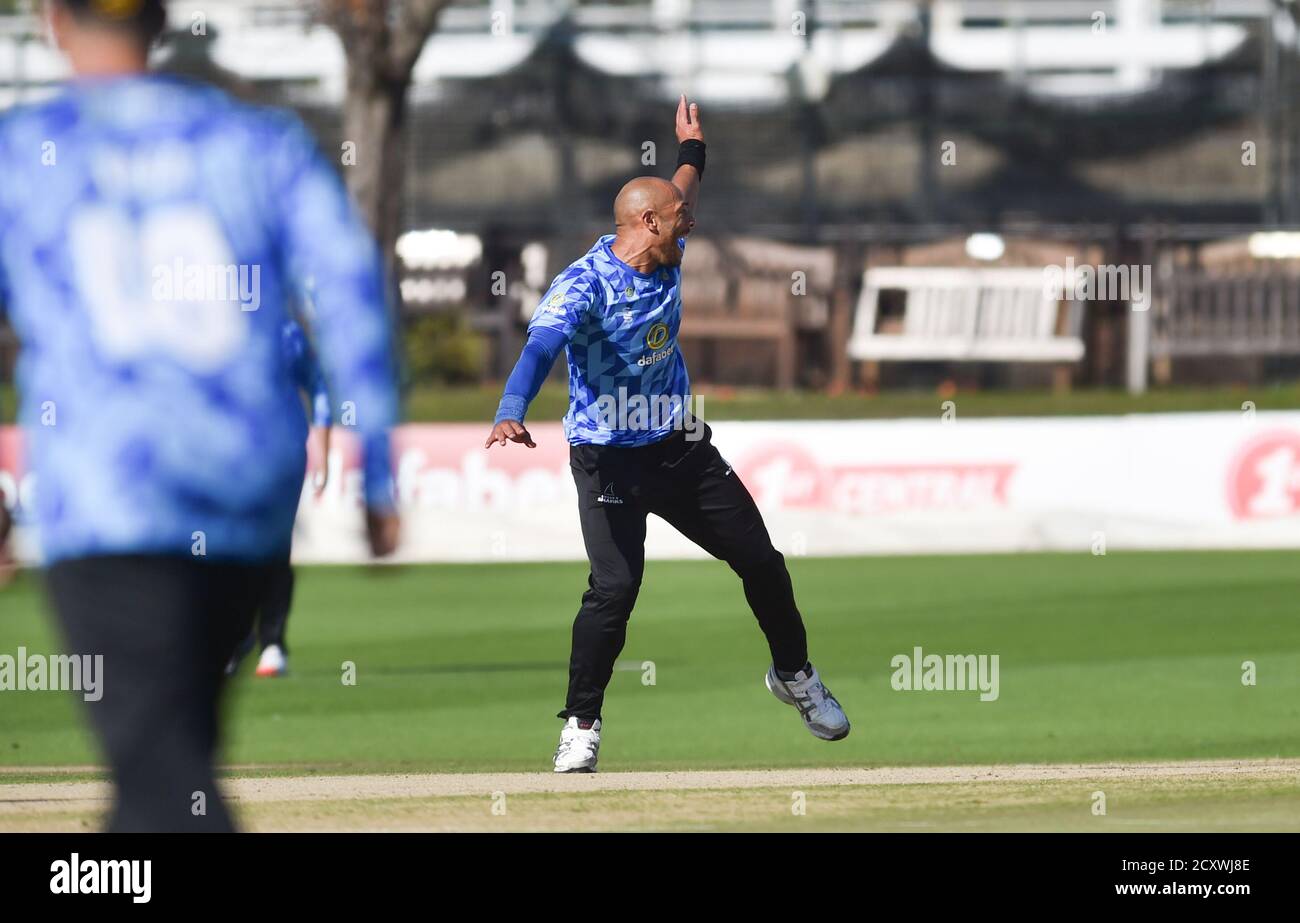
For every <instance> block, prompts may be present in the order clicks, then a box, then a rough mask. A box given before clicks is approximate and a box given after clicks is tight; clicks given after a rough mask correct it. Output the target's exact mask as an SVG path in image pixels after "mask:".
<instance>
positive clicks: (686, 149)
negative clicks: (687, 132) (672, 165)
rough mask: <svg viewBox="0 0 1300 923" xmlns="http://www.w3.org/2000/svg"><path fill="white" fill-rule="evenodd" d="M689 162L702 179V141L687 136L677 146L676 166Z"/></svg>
mask: <svg viewBox="0 0 1300 923" xmlns="http://www.w3.org/2000/svg"><path fill="white" fill-rule="evenodd" d="M683 164H690V165H691V166H692V167H694V168H695V170H696V172H698V173H699V174H700V179H704V142H703V141H697V140H695V139H694V138H687V139H686V140H685V141H683V142H682V143H681V144H680V145H678V147H677V166H679V167H680V166H682V165H683Z"/></svg>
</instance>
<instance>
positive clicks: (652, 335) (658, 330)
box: [645, 324, 668, 349]
mask: <svg viewBox="0 0 1300 923" xmlns="http://www.w3.org/2000/svg"><path fill="white" fill-rule="evenodd" d="M667 342H668V325H667V324H655V325H654V326H653V327H651V328H650V332H649V333H647V334H646V335H645V345H646V346H649V347H650V348H651V349H661V348H662V347H663V345H664V344H665V343H667Z"/></svg>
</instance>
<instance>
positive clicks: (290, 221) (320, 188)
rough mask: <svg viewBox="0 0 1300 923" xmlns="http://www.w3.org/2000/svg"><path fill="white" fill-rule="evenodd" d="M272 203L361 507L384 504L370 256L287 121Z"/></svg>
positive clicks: (386, 402)
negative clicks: (308, 292)
mask: <svg viewBox="0 0 1300 923" xmlns="http://www.w3.org/2000/svg"><path fill="white" fill-rule="evenodd" d="M279 153H280V161H279V164H278V167H279V170H278V172H279V175H278V176H277V177H276V180H277V185H276V187H275V189H274V190H273V191H274V194H275V195H276V197H277V201H278V203H279V207H278V217H279V228H280V232H281V233H282V235H283V239H282V250H283V255H284V258H285V261H286V265H287V266H288V268H289V269H290V271H291V273H292V274H293V275H294V276H295V277H297V280H298V281H299V282H300V283H301V282H303V281H304V280H307V279H310V280H311V285H312V288H313V291H314V298H313V307H312V311H311V314H312V321H313V329H314V331H315V333H316V343H317V347H318V349H319V352H320V363H321V366H322V367H323V369H324V376H323V377H324V379H325V382H326V386H327V387H328V389H329V393H330V394H331V395H332V396H333V398H334V399H335V401H336V402H337V405H338V408H339V414H338V417H339V421H340V423H341V424H342V425H343V426H345V427H348V428H351V429H354V430H355V431H356V433H357V435H358V437H359V439H360V442H361V447H362V466H363V469H364V472H365V475H364V477H365V493H366V503H367V505H369V506H371V507H377V508H389V507H391V506H392V504H393V492H392V469H391V459H390V451H391V449H390V444H389V431H390V429H391V428H392V426H393V425H394V424H395V423H396V421H397V384H396V381H397V377H396V369H395V361H394V353H393V331H392V321H391V312H390V311H389V308H388V302H387V294H386V289H385V284H384V269H383V262H382V259H381V257H380V253H379V248H378V246H377V245H376V243H375V240H374V237H373V236H372V235H371V233H370V231H369V229H368V228H367V227H366V225H365V222H364V221H363V220H362V219H361V216H360V214H359V213H358V212H357V210H356V209H355V207H354V206H353V204H352V201H351V199H350V198H349V197H348V194H347V191H346V190H345V189H344V188H343V183H342V181H341V180H340V179H339V177H338V175H337V174H336V173H335V171H334V169H333V168H332V167H331V166H330V164H329V163H328V162H327V161H326V160H325V158H324V157H323V156H322V155H321V154H320V152H319V150H318V149H317V147H316V144H315V141H314V140H313V139H312V137H311V135H310V134H309V133H308V131H307V129H306V127H305V126H304V125H303V124H302V123H301V122H300V121H298V120H297V119H296V118H293V119H288V120H287V125H286V127H285V129H284V131H283V134H282V137H281V139H280V144H279Z"/></svg>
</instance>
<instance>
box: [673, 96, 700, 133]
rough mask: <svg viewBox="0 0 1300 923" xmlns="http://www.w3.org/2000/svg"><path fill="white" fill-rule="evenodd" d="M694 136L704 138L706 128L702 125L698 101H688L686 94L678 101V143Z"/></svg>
mask: <svg viewBox="0 0 1300 923" xmlns="http://www.w3.org/2000/svg"><path fill="white" fill-rule="evenodd" d="M691 138H694V139H695V140H696V141H703V140H704V128H703V126H701V125H700V107H699V105H698V104H697V103H690V104H689V105H688V104H687V102H686V94H685V93H683V94H682V98H681V99H680V100H679V101H678V103H677V143H678V144H681V143H682V142H683V141H686V140H689V139H691Z"/></svg>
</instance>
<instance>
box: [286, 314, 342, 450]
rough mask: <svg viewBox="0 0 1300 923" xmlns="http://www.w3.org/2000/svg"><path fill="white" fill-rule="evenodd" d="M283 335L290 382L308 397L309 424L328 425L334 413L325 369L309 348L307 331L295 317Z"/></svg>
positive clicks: (309, 342) (309, 341) (310, 346)
mask: <svg viewBox="0 0 1300 923" xmlns="http://www.w3.org/2000/svg"><path fill="white" fill-rule="evenodd" d="M284 335H285V352H287V353H288V355H289V369H290V372H291V373H292V375H293V383H294V384H295V385H297V386H298V388H299V389H300V390H302V391H305V392H306V393H307V396H308V398H310V400H311V423H312V426H329V425H330V423H331V420H332V417H333V413H332V411H331V408H330V394H329V386H328V385H327V384H326V383H325V372H324V370H323V369H321V367H320V362H319V361H317V359H316V350H315V349H313V348H312V345H311V340H310V339H309V338H308V337H307V332H306V331H305V330H303V329H302V327H301V326H300V325H299V324H298V322H297V321H292V320H291V321H289V322H288V324H287V325H286V327H285V334H284Z"/></svg>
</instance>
